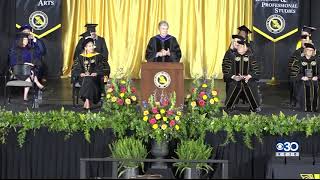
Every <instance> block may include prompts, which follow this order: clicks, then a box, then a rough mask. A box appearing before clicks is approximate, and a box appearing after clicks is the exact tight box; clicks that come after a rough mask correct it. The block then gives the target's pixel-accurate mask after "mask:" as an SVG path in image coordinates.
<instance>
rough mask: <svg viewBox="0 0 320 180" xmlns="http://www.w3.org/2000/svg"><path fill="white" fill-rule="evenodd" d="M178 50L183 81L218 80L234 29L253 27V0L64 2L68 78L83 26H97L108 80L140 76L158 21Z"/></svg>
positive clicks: (65, 73)
mask: <svg viewBox="0 0 320 180" xmlns="http://www.w3.org/2000/svg"><path fill="white" fill-rule="evenodd" d="M160 20H167V21H168V22H169V25H170V29H169V32H170V34H171V35H173V36H175V37H176V38H177V40H178V42H179V44H180V46H181V50H182V54H183V57H182V61H183V63H184V66H185V77H186V78H193V77H196V76H197V75H202V74H203V73H204V72H207V73H208V75H210V76H212V75H217V76H218V78H222V70H221V63H222V59H223V56H224V53H225V51H226V49H227V48H228V46H229V44H230V41H231V35H232V34H233V33H236V32H237V29H236V28H237V27H238V26H240V25H242V24H245V25H247V26H248V27H252V0H63V22H62V23H63V37H62V39H63V52H64V64H63V74H64V75H68V74H70V70H71V66H72V63H73V53H74V49H75V46H76V44H77V42H78V40H79V34H81V33H82V32H84V31H85V28H84V27H83V26H84V25H85V24H86V23H97V24H99V26H98V27H97V32H98V34H99V35H100V36H103V37H105V39H106V42H107V46H108V49H109V52H110V54H109V63H110V66H111V76H114V75H115V73H116V72H117V71H118V70H119V69H122V70H123V72H125V73H126V74H128V75H131V77H133V78H139V77H140V68H141V62H143V61H144V57H145V49H146V46H147V43H148V41H149V39H150V38H151V37H152V36H154V35H156V34H158V29H157V28H158V27H157V26H158V22H159V21H160Z"/></svg>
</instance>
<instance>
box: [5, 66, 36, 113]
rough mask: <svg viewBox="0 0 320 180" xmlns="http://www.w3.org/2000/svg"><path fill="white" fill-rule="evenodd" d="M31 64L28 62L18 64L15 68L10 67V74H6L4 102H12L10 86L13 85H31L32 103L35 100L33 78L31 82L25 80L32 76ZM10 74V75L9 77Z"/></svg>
mask: <svg viewBox="0 0 320 180" xmlns="http://www.w3.org/2000/svg"><path fill="white" fill-rule="evenodd" d="M31 69H32V67H31V66H30V65H26V64H17V65H15V66H14V67H13V68H10V70H9V72H10V73H9V74H8V75H5V76H4V78H5V87H4V104H5V105H6V104H7V103H10V91H9V90H10V88H11V87H23V88H25V87H30V91H31V92H32V103H33V104H32V105H34V102H35V96H36V95H35V90H34V88H33V87H34V82H33V80H32V79H31V78H30V79H31V82H27V81H25V79H27V78H28V77H30V76H31ZM8 76H9V77H8ZM33 107H34V106H33Z"/></svg>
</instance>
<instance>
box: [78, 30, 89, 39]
mask: <svg viewBox="0 0 320 180" xmlns="http://www.w3.org/2000/svg"><path fill="white" fill-rule="evenodd" d="M80 37H82V38H84V39H88V38H91V34H90V32H89V31H86V32H84V33H82V34H80Z"/></svg>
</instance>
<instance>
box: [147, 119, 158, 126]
mask: <svg viewBox="0 0 320 180" xmlns="http://www.w3.org/2000/svg"><path fill="white" fill-rule="evenodd" d="M149 123H150V124H152V125H154V124H155V123H157V120H156V119H155V118H152V119H150V120H149Z"/></svg>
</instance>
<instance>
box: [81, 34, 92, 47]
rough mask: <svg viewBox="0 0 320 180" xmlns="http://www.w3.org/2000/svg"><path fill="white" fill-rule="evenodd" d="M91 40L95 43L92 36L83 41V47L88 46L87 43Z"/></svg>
mask: <svg viewBox="0 0 320 180" xmlns="http://www.w3.org/2000/svg"><path fill="white" fill-rule="evenodd" d="M89 42H92V43H94V39H93V38H91V37H88V38H86V39H85V40H84V41H83V43H82V49H84V47H86V45H87V44H88V43H89Z"/></svg>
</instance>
